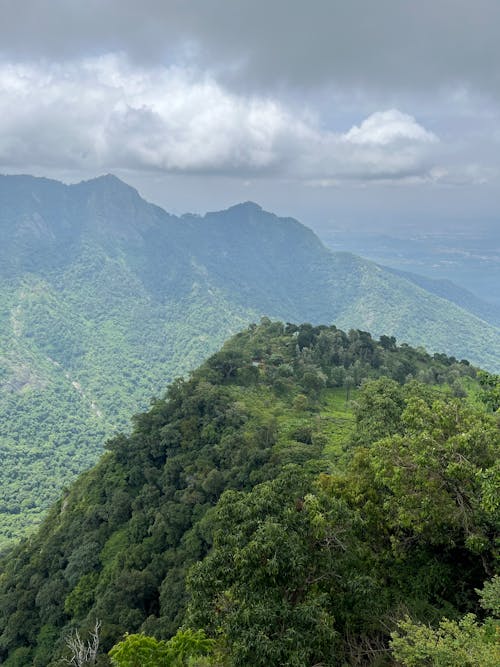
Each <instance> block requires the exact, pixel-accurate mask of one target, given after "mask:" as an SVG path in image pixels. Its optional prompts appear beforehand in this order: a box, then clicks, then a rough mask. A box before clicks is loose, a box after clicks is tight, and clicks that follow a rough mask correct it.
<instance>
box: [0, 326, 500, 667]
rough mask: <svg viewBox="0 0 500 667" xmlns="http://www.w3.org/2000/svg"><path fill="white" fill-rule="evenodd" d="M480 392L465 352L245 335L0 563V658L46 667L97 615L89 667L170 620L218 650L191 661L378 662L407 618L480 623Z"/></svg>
mask: <svg viewBox="0 0 500 667" xmlns="http://www.w3.org/2000/svg"><path fill="white" fill-rule="evenodd" d="M410 376H412V377H413V378H417V379H420V380H425V381H426V382H427V384H421V383H419V382H417V381H415V380H408V382H407V383H406V384H400V382H404V380H405V378H406V379H408V378H409V377H410ZM363 381H364V385H363V387H362V388H361V389H353V387H355V386H357V385H359V384H360V383H362V382H363ZM467 389H469V391H470V397H469V398H456V397H454V396H453V395H452V394H453V393H454V394H462V395H463V394H465V393H466V391H467ZM459 390H460V391H459ZM478 395H479V394H478V385H477V380H476V371H475V370H474V369H473V368H472V367H471V366H470V365H468V364H467V363H457V362H456V361H454V360H453V359H450V358H447V357H445V356H444V355H438V356H436V357H434V358H433V357H431V356H429V355H427V354H426V353H425V352H423V351H422V350H415V349H413V348H411V347H409V346H405V345H403V346H401V347H397V346H396V345H395V344H394V341H393V340H391V339H390V338H388V337H383V338H382V339H381V340H380V342H377V341H375V340H374V339H372V338H371V337H370V335H369V334H366V333H364V332H359V331H351V332H349V333H348V334H346V333H344V332H342V331H340V330H338V329H336V328H335V327H334V326H332V327H326V326H319V327H312V326H311V325H308V324H306V325H301V326H299V327H297V326H294V325H286V326H285V325H283V324H281V323H279V322H270V321H264V322H263V323H262V324H261V325H260V326H259V327H256V326H251V327H250V328H249V329H248V330H247V331H245V332H243V333H240V334H238V335H236V336H235V337H234V338H232V339H231V340H230V341H229V342H228V343H227V344H226V345H225V346H224V347H223V348H222V350H221V351H220V352H219V353H217V354H215V355H214V356H212V357H211V358H210V359H208V361H207V362H206V363H205V364H204V365H203V366H202V367H201V368H199V369H198V370H197V371H195V372H194V373H193V374H192V376H191V377H190V379H188V380H178V381H176V382H174V383H173V384H172V385H171V386H170V388H169V390H168V392H167V397H166V399H160V400H157V401H155V403H154V404H153V406H152V407H151V409H150V410H149V412H147V413H145V414H141V415H138V416H137V417H136V418H135V419H134V428H133V431H132V433H131V434H130V435H129V436H124V435H120V436H117V437H116V438H114V439H113V440H111V441H110V442H109V444H108V452H107V453H106V454H105V455H104V456H103V458H102V459H101V461H100V462H99V463H98V465H97V466H96V467H95V468H93V469H92V470H90V471H88V472H86V473H84V474H83V475H82V476H80V478H79V479H78V480H77V482H76V483H75V484H74V485H73V486H72V487H71V488H70V489H69V490H67V491H65V492H64V494H63V496H62V498H61V499H60V501H59V502H58V503H56V505H55V506H54V507H53V508H52V510H51V511H50V513H49V515H48V517H47V518H46V520H45V522H44V523H43V524H42V526H41V528H40V530H39V531H38V532H37V533H36V534H34V535H33V536H31V537H30V538H29V539H27V540H25V541H24V542H23V543H21V544H20V545H19V546H17V547H15V548H14V549H13V550H12V552H11V553H10V554H8V555H7V556H6V557H4V559H3V563H2V575H1V577H0V661H2V664H5V666H6V667H12V666H13V665H16V666H17V667H23V666H26V667H27V666H28V665H30V666H32V665H35V666H37V667H48V666H50V667H55V665H57V664H60V660H61V658H68V659H69V657H70V655H69V652H68V651H69V649H68V646H67V638H68V636H71V633H74V631H75V630H78V631H79V633H81V635H82V636H83V637H86V636H87V632H88V631H89V630H90V629H91V628H93V627H94V625H95V622H96V619H97V620H98V621H99V622H100V624H101V625H100V640H101V644H100V646H101V654H100V657H99V661H98V664H99V665H105V664H109V663H108V661H107V658H106V652H107V651H109V650H110V649H111V647H112V646H113V644H114V643H115V642H117V641H118V640H120V638H121V637H122V636H123V634H124V633H125V632H129V633H136V632H144V633H146V634H147V635H151V636H155V637H157V638H158V639H161V640H163V639H168V638H169V637H170V636H172V635H175V633H176V631H177V630H178V628H179V627H180V626H181V625H182V624H184V626H185V627H191V628H192V629H193V631H194V630H196V631H197V630H203V632H204V633H206V636H208V637H209V638H212V639H214V640H215V641H216V643H217V646H218V649H217V650H218V651H219V657H218V658H217V660H216V661H215V662H210V663H209V662H206V661H205V662H200V663H196V664H200V665H201V664H204V665H208V664H213V665H214V664H217V665H242V666H245V665H246V666H248V667H250V665H252V666H257V667H259V666H261V667H273V666H275V667H279V666H281V665H284V664H290V665H297V666H298V665H312V664H317V663H321V664H325V665H338V664H345V663H346V662H347V664H373V662H369V661H367V656H368V659H369V660H371V658H373V656H374V655H379V656H382V654H383V653H384V652H386V651H387V649H388V640H389V633H390V631H391V630H392V629H394V628H395V627H396V625H397V622H398V620H399V619H401V618H402V617H403V616H404V614H405V613H408V614H410V615H411V616H412V618H413V619H414V620H421V621H425V622H435V621H436V620H438V619H439V618H440V617H441V616H442V615H448V617H450V616H451V617H453V618H455V617H456V616H457V615H459V614H463V613H465V612H466V611H475V612H476V613H477V612H478V609H479V607H478V602H477V597H476V594H475V592H474V588H478V587H480V586H481V585H482V582H483V581H484V580H485V579H487V578H488V577H489V576H491V575H492V573H493V572H494V569H495V559H494V549H495V546H494V540H495V530H496V528H495V526H496V522H497V520H498V517H499V513H498V496H496V500H495V486H494V485H495V481H494V480H495V474H496V473H495V470H496V468H495V466H497V467H498V446H499V431H498V428H497V425H496V423H495V421H494V419H493V418H492V417H491V416H490V415H488V414H487V413H486V410H485V408H484V407H481V406H480V404H479V402H478V398H477V397H478ZM353 398H355V402H354V403H352V399H353ZM186 577H187V579H186ZM131 641H132V640H131ZM138 641H139V642H141V641H145V640H141V638H138ZM151 642H153V640H151ZM153 643H154V642H153ZM148 650H149V649H148ZM151 650H152V649H151ZM148 655H151V653H148ZM151 660H152V658H151ZM214 660H215V658H214ZM117 664H136V663H125V662H124V663H117ZM137 664H150V663H147V662H146V663H144V662H142V663H141V662H138V663H137ZM151 664H153V663H152V662H151ZM158 664H160V663H158ZM161 664H187V663H185V662H177V663H170V662H165V663H161Z"/></svg>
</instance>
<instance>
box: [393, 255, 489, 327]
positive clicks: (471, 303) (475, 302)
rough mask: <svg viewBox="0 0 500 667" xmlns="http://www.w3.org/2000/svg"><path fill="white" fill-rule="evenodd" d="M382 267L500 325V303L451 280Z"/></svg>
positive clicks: (486, 320)
mask: <svg viewBox="0 0 500 667" xmlns="http://www.w3.org/2000/svg"><path fill="white" fill-rule="evenodd" d="M382 268H383V269H385V270H386V271H390V272H391V273H394V274H395V275H397V276H401V277H402V278H405V279H406V280H409V281H410V282H412V283H414V284H415V285H418V286H419V287H422V288H423V289H425V290H427V291H428V292H430V293H431V294H435V295H436V296H439V297H442V298H443V299H446V300H447V301H451V302H452V303H454V304H456V305H457V306H460V308H463V309H464V310H467V311H468V312H469V313H472V314H473V315H476V317H479V318H481V319H482V320H484V321H485V322H488V323H489V324H493V326H495V327H500V304H496V303H490V302H488V301H484V300H483V299H480V298H479V297H477V296H476V295H475V294H473V293H472V292H469V290H466V289H464V288H463V287H459V286H458V285H456V284H455V283H453V282H452V281H451V280H446V279H444V278H440V279H437V278H428V277H426V276H421V275H419V274H417V273H410V272H409V271H400V270H398V269H392V268H390V267H388V266H383V267H382Z"/></svg>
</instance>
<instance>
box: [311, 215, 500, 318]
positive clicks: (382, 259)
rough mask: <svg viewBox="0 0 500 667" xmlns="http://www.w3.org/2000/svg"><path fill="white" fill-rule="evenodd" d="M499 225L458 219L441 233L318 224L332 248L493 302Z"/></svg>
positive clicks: (499, 273) (498, 273)
mask: <svg viewBox="0 0 500 667" xmlns="http://www.w3.org/2000/svg"><path fill="white" fill-rule="evenodd" d="M498 228H499V226H498V223H497V224H496V229H495V225H493V224H488V225H480V224H476V225H473V226H470V227H468V228H464V227H460V225H459V224H457V225H453V226H448V227H447V228H446V227H445V228H442V229H441V230H440V231H439V232H429V231H427V232H425V231H421V230H418V229H415V228H412V229H407V230H405V229H404V228H402V229H400V230H399V232H398V236H395V235H390V234H389V233H377V232H371V231H369V230H362V229H353V228H352V227H351V228H350V229H346V228H334V227H331V226H329V227H325V226H320V227H317V229H316V231H317V233H318V235H319V237H320V238H321V240H322V241H323V242H324V243H325V244H326V246H327V247H329V248H331V249H332V250H334V251H336V252H338V251H349V252H353V253H356V254H357V255H361V256H362V257H367V258H368V259H370V260H372V261H374V262H377V263H378V264H381V265H383V266H390V267H391V268H393V269H397V270H400V271H404V272H409V273H413V274H417V275H424V276H426V277H428V278H430V279H433V280H436V281H438V282H439V281H450V282H452V283H454V285H455V286H456V287H455V288H454V290H455V289H457V288H458V289H459V288H462V289H464V290H465V291H467V292H472V294H473V295H474V296H475V297H476V298H478V299H480V300H481V301H483V302H486V303H487V304H489V305H490V304H491V305H492V306H494V307H495V309H496V311H495V312H496V313H497V317H498V308H499V306H500V297H499V296H498V290H497V289H496V286H497V285H498V284H499V282H500V234H499V233H498V231H497V230H498Z"/></svg>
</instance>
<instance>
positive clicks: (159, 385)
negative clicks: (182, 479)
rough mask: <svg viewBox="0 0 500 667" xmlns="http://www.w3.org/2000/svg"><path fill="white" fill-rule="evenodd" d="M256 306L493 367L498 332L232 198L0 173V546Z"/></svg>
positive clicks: (498, 358)
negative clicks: (171, 202)
mask: <svg viewBox="0 0 500 667" xmlns="http://www.w3.org/2000/svg"><path fill="white" fill-rule="evenodd" d="M263 315H267V316H270V317H276V318H280V319H282V320H283V321H310V322H312V323H318V322H327V323H336V324H337V325H338V326H343V327H344V328H346V329H349V328H359V329H366V330H370V331H372V332H373V333H374V335H381V334H387V335H391V336H396V337H397V339H398V340H400V341H407V342H409V343H411V344H414V345H424V346H426V347H427V348H428V349H429V350H431V351H437V352H440V353H441V352H445V353H447V354H450V355H454V356H456V357H457V358H462V357H466V358H467V359H470V360H471V361H472V362H475V363H480V364H481V365H482V366H483V367H486V368H489V369H491V370H495V369H498V368H499V367H500V332H499V330H498V329H496V328H495V327H492V326H490V325H488V324H486V323H485V322H484V321H482V320H480V319H478V318H477V317H475V316H473V315H471V314H470V313H467V312H466V311H465V310H463V309H461V308H459V307H457V306H456V305H455V304H452V303H450V302H449V301H447V300H445V299H442V298H438V297H436V296H434V295H431V294H430V293H428V292H426V291H425V290H423V289H422V288H420V287H418V286H416V285H414V284H412V283H411V282H409V281H408V280H405V279H404V278H401V277H399V276H395V275H393V274H391V273H389V272H387V271H384V270H383V269H381V268H380V267H378V266H376V265H375V264H372V263H370V262H367V261H364V260H362V259H360V258H358V257H355V256H354V255H350V254H347V253H343V254H342V253H331V252H330V251H328V250H327V249H326V248H325V247H324V246H323V245H322V244H321V242H320V241H319V240H318V238H317V237H316V236H315V235H314V234H313V232H312V231H310V230H309V229H307V228H306V227H304V226H303V225H301V224H300V223H299V222H297V221H296V220H293V219H288V218H287V219H283V218H278V217H276V216H275V215H273V214H271V213H267V212H265V211H263V210H262V209H261V208H260V207H259V206H257V205H256V204H252V203H245V204H240V205H237V206H234V207H232V208H230V209H228V210H226V211H221V212H217V213H208V214H207V215H205V216H203V217H199V216H194V215H185V216H182V217H180V218H179V217H175V216H171V215H169V214H168V213H166V212H165V211H163V210H162V209H160V208H158V207H156V206H153V205H151V204H149V203H147V202H145V201H144V200H143V199H141V198H140V196H139V195H138V193H137V192H136V191H135V190H134V189H133V188H130V187H128V186H127V185H125V184H124V183H122V182H121V181H119V180H118V179H116V178H114V177H113V176H105V177H101V178H98V179H95V180H92V181H88V182H84V183H80V184H77V185H71V186H66V185H63V184H62V183H58V182H55V181H50V180H47V179H38V178H32V177H29V176H2V177H0V448H1V451H2V455H3V465H2V467H1V470H0V540H1V541H0V548H1V544H2V543H3V544H5V543H7V542H8V541H9V540H11V539H13V538H15V537H16V536H18V535H20V534H22V533H23V531H24V530H25V529H26V528H28V527H29V526H30V525H31V524H36V523H38V522H39V520H40V517H41V515H42V514H43V512H44V511H45V510H46V509H47V508H48V507H49V505H50V504H51V503H52V502H53V501H54V500H55V498H56V497H57V496H58V493H59V491H60V489H61V488H62V487H63V485H65V484H68V483H70V481H71V480H72V479H74V477H75V475H76V474H77V473H78V472H80V471H81V470H83V469H85V468H86V467H88V466H90V465H92V464H93V463H94V462H95V461H96V460H97V457H98V454H99V452H100V451H102V446H103V442H104V441H105V439H106V438H107V437H109V436H110V435H112V434H113V433H116V432H117V431H118V430H127V429H128V423H129V417H130V415H132V414H134V413H135V412H137V411H139V410H143V409H145V408H146V407H147V406H148V404H149V401H150V397H151V396H154V395H161V394H162V393H163V392H164V390H165V388H166V387H167V385H168V384H169V382H171V381H172V379H173V378H174V377H176V376H178V375H182V374H185V373H187V372H188V371H189V370H190V369H192V368H194V367H196V365H197V364H198V363H200V362H201V361H202V360H203V359H204V358H206V357H207V356H208V354H210V353H211V352H213V351H215V350H216V349H217V348H218V347H219V346H220V345H221V344H222V342H223V341H224V340H225V339H226V338H227V336H229V335H231V334H233V333H235V332H236V331H238V330H240V329H241V328H242V327H243V326H246V325H247V324H248V323H249V322H252V321H258V320H259V318H260V317H261V316H263Z"/></svg>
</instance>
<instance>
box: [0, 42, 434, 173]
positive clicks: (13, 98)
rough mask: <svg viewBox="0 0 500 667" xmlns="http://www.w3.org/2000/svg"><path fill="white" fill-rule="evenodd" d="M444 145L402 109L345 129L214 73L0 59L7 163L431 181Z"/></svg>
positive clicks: (0, 132)
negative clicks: (242, 89) (241, 90)
mask: <svg viewBox="0 0 500 667" xmlns="http://www.w3.org/2000/svg"><path fill="white" fill-rule="evenodd" d="M437 143H438V140H437V137H435V135H433V134H432V133H431V132H428V131H427V130H426V129H424V128H423V127H422V126H421V125H419V124H418V123H417V121H416V120H415V119H414V118H413V117H412V116H409V115H406V114H404V113H401V112H400V111H398V110H396V109H391V110H389V111H381V112H377V113H374V114H372V115H371V116H369V117H368V118H367V119H366V120H364V121H363V122H362V123H361V124H360V125H359V126H354V127H352V128H351V129H350V130H349V131H348V132H346V133H344V134H341V133H336V132H332V131H329V130H325V129H322V128H320V126H319V124H318V123H317V122H315V121H314V119H311V117H310V115H309V116H308V115H306V114H304V115H300V114H297V113H294V112H293V110H290V109H287V108H285V107H284V105H283V104H281V103H279V102H278V101H276V100H273V99H269V98H265V97H258V96H248V95H238V94H235V93H231V92H229V91H228V90H226V89H225V88H223V87H222V86H221V85H220V84H219V83H218V82H217V81H216V80H215V79H213V78H211V77H210V76H208V75H200V74H199V73H195V72H192V71H189V70H186V69H181V68H178V67H169V68H159V67H156V68H154V69H148V70H146V69H141V68H140V67H139V66H132V65H130V64H129V63H128V62H127V61H126V59H125V58H123V57H120V56H116V55H109V56H104V57H99V58H92V59H85V60H82V61H79V62H75V61H73V62H72V63H67V64H64V65H62V64H53V63H52V64H51V63H45V64H38V65H33V64H31V65H27V64H24V65H16V64H8V63H3V64H0V164H1V165H2V166H3V167H4V168H5V167H7V168H23V167H25V168H27V169H28V168H30V167H42V168H53V167H60V168H61V169H72V168H73V169H89V170H93V171H94V172H98V171H101V170H113V169H136V170H144V169H146V170H163V171H169V172H215V173H218V172H221V173H226V174H235V175H244V174H248V173H255V174H260V173H273V174H276V175H279V176H282V177H284V178H299V179H302V180H306V181H308V180H309V181H310V180H315V179H323V180H325V182H326V181H328V179H360V180H372V179H378V180H387V179H389V180H390V179H401V178H408V177H409V176H411V177H422V178H423V177H426V176H427V175H428V174H429V173H430V170H431V168H432V167H433V163H432V159H431V158H432V155H433V150H434V148H435V145H436V144H437Z"/></svg>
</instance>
